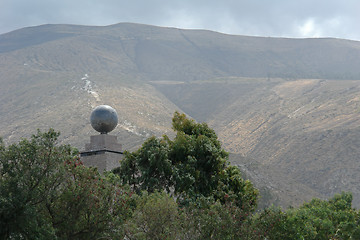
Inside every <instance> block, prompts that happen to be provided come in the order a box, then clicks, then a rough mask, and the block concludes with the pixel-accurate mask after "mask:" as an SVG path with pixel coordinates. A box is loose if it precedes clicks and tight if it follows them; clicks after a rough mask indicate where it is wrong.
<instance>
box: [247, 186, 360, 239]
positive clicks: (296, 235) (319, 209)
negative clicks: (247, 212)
mask: <svg viewBox="0 0 360 240" xmlns="http://www.w3.org/2000/svg"><path fill="white" fill-rule="evenodd" d="M351 202H352V194H351V193H341V194H336V195H335V196H334V197H333V198H331V199H330V200H329V201H326V200H320V199H316V198H315V199H313V200H311V201H310V202H308V203H305V204H303V205H302V206H300V207H299V208H290V209H289V210H287V211H285V212H281V211H280V210H279V209H266V210H265V211H263V212H261V213H260V214H258V215H257V216H255V217H254V223H255V224H254V225H253V226H254V228H255V229H256V230H257V231H258V232H261V234H263V235H262V236H263V237H267V238H269V239H288V240H293V239H299V240H300V239H314V240H315V239H360V225H359V220H360V219H359V213H358V212H356V211H355V209H353V208H352V207H351Z"/></svg>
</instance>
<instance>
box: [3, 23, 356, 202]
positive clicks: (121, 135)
mask: <svg viewBox="0 0 360 240" xmlns="http://www.w3.org/2000/svg"><path fill="white" fill-rule="evenodd" d="M359 66H360V42H357V41H350V40H343V39H331V38H329V39H285V38H269V37H267V38H263V37H249V36H234V35H226V34H221V33H216V32H211V31H206V30H184V29H175V28H162V27H155V26H149V25H141V24H132V23H120V24H116V25H111V26H105V27H92V26H76V25H42V26H36V27H29V28H24V29H19V30H16V31H13V32H10V33H6V34H2V35H0V86H1V87H0V136H2V137H3V139H4V140H5V142H7V143H11V142H15V141H18V140H19V139H20V138H22V137H28V136H29V135H30V134H32V133H34V132H35V131H36V129H37V128H39V129H47V128H49V127H53V128H55V129H56V130H59V131H60V132H61V133H62V135H61V139H60V141H61V142H62V143H70V144H72V145H74V146H76V147H78V148H79V149H83V146H84V145H85V143H86V142H87V141H88V140H89V136H90V135H93V134H96V133H95V131H94V130H92V128H91V126H90V124H89V116H90V113H91V110H92V108H94V107H95V106H96V105H100V104H108V105H111V106H113V107H114V108H115V109H116V110H117V112H118V115H119V126H118V127H117V128H116V129H115V130H114V131H113V132H112V134H115V135H117V136H118V139H119V142H121V143H122V144H123V148H124V149H128V150H134V149H136V148H137V147H138V146H139V145H140V144H141V143H142V142H143V141H144V140H145V139H146V138H147V137H149V136H151V135H156V136H161V135H162V134H168V135H170V136H173V132H172V130H171V117H172V114H173V113H174V111H181V112H185V113H186V114H188V115H189V116H191V117H193V118H194V119H196V120H197V121H205V122H207V123H208V124H209V125H210V126H211V127H212V128H214V129H215V130H216V132H217V134H218V136H219V138H220V139H221V141H222V143H223V146H224V148H225V149H226V150H228V151H229V152H231V158H230V160H231V161H232V162H233V163H234V164H237V165H238V166H240V167H241V169H242V170H243V173H244V175H245V176H246V177H248V178H250V179H251V180H252V181H253V182H254V183H255V184H256V186H258V187H259V188H260V189H261V192H262V195H263V199H262V204H263V205H267V204H270V203H275V204H278V205H281V206H284V207H287V206H289V205H298V204H301V203H302V202H303V201H305V200H309V199H311V198H313V197H321V198H328V197H330V196H332V195H333V194H334V193H338V192H341V191H351V192H353V194H354V205H355V206H357V207H360V189H359V188H358V186H357V183H358V182H359V180H360V174H358V172H360V171H359V170H360V163H359V161H358V156H360V128H359V126H360V113H359V110H360V95H359V94H360V81H359V80H360V68H359Z"/></svg>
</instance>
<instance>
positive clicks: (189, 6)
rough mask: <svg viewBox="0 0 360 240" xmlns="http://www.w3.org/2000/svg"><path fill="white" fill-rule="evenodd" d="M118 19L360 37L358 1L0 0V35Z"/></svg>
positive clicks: (248, 32)
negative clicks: (46, 25) (47, 25)
mask: <svg viewBox="0 0 360 240" xmlns="http://www.w3.org/2000/svg"><path fill="white" fill-rule="evenodd" d="M119 22H135V23H144V24H151V25H157V26H170V27H177V28H186V29H189V28H190V29H209V30H214V31H219V32H223V33H229V34H239V35H251V36H266V37H267V36H271V37H296V38H303V37H337V38H346V39H353V40H360V27H359V24H360V0H0V34H2V33H6V32H9V31H12V30H15V29H19V28H22V27H28V26H36V25H41V24H47V23H52V24H58V23H67V24H81V25H97V26H102V25H111V24H115V23H119Z"/></svg>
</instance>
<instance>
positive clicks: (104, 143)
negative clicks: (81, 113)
mask: <svg viewBox="0 0 360 240" xmlns="http://www.w3.org/2000/svg"><path fill="white" fill-rule="evenodd" d="M90 123H91V126H92V127H93V128H94V129H95V130H96V131H98V132H99V133H100V134H99V135H94V136H91V137H90V143H87V144H86V145H85V151H83V152H81V153H80V157H81V160H82V162H83V163H84V165H85V166H88V167H97V168H98V170H99V172H100V173H103V172H104V171H110V170H112V169H114V168H116V167H118V166H120V163H119V161H120V160H121V158H122V156H123V153H122V149H121V144H119V143H118V142H117V137H116V136H113V135H109V134H108V133H109V132H111V131H112V130H114V129H115V127H116V126H117V124H118V116H117V113H116V111H115V109H113V108H112V107H110V106H108V105H100V106H98V107H96V108H95V109H94V110H93V111H92V113H91V115H90Z"/></svg>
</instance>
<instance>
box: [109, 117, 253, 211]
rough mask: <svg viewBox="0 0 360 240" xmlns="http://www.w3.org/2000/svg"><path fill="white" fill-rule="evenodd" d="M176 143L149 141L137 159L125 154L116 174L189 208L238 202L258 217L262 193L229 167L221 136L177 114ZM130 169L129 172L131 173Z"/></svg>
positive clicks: (136, 154)
mask: <svg viewBox="0 0 360 240" xmlns="http://www.w3.org/2000/svg"><path fill="white" fill-rule="evenodd" d="M172 121H173V129H174V130H175V131H176V137H175V138H174V139H173V140H171V139H170V138H169V137H167V136H166V135H165V136H163V138H162V139H157V138H155V137H151V138H149V139H148V140H147V141H145V143H144V144H143V145H142V147H141V148H140V149H139V150H137V151H136V152H133V153H126V154H125V157H124V159H123V160H122V162H121V163H120V164H121V166H120V168H119V169H117V170H116V171H115V172H117V173H118V174H119V176H120V178H121V179H122V181H123V183H128V184H130V185H132V186H133V188H134V189H135V190H148V191H150V192H153V191H154V190H161V189H163V190H167V191H168V192H169V191H171V192H174V194H175V195H176V196H177V197H178V200H180V201H183V202H186V201H188V200H191V199H196V198H198V197H213V198H214V199H215V200H219V201H222V202H224V201H225V198H228V200H229V199H231V200H233V201H234V202H235V203H236V204H237V205H238V206H239V207H241V208H243V209H246V210H247V211H253V210H254V209H255V207H256V200H257V195H258V191H257V190H256V189H255V188H254V187H253V186H252V184H251V182H250V181H245V180H243V179H242V177H241V174H240V170H239V169H238V168H237V167H235V166H230V165H229V163H228V161H227V160H228V153H227V152H226V151H225V150H224V149H222V147H221V143H220V141H219V140H218V139H217V136H216V133H215V131H214V130H213V129H211V128H209V127H208V125H207V124H206V123H196V122H195V121H194V120H192V119H188V118H187V117H186V116H185V114H180V113H178V112H175V114H174V117H173V120H172ZM129 166H130V168H129Z"/></svg>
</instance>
